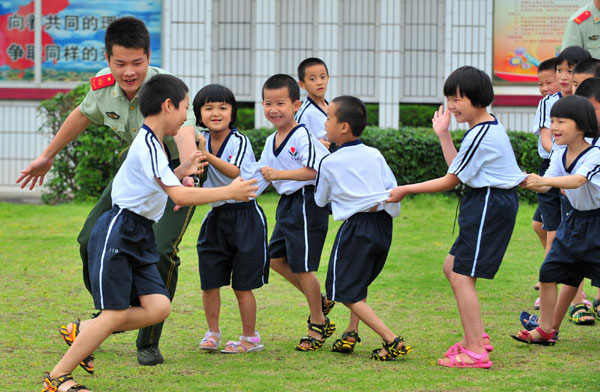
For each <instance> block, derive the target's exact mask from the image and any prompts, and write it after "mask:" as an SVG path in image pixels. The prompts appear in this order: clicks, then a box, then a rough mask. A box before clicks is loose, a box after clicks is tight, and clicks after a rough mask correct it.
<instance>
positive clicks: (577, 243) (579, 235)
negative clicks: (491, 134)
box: [511, 96, 600, 345]
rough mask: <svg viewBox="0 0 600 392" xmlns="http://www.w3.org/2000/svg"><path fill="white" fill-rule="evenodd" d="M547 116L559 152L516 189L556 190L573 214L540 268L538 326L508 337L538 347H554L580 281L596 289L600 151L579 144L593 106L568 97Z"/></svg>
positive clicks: (599, 278) (589, 128)
mask: <svg viewBox="0 0 600 392" xmlns="http://www.w3.org/2000/svg"><path fill="white" fill-rule="evenodd" d="M550 115H551V119H552V120H551V127H550V130H551V131H552V135H553V136H554V141H555V143H556V144H557V145H559V146H565V148H560V149H556V150H555V151H554V152H553V153H552V156H551V157H550V166H549V168H548V170H547V171H546V173H545V174H544V177H540V176H538V175H536V174H529V175H528V176H527V179H526V180H525V181H524V182H523V184H522V187H524V188H527V189H531V190H534V191H536V192H546V191H547V190H548V189H550V188H551V187H556V188H562V189H564V190H565V193H566V196H567V198H568V200H569V202H570V203H571V205H572V206H573V210H572V211H571V212H570V213H569V214H568V215H567V216H566V218H565V220H563V221H562V222H561V224H560V225H559V227H558V229H557V231H556V238H555V239H554V241H553V242H552V247H551V248H550V251H549V252H548V254H547V255H546V258H545V260H544V263H543V264H542V267H541V268H540V282H541V287H540V302H541V310H540V312H541V317H540V318H541V321H540V326H539V327H537V328H535V329H534V330H532V331H520V332H519V334H518V335H511V336H512V337H513V338H514V339H516V340H518V341H520V342H525V343H535V344H543V345H554V344H555V343H556V336H555V335H556V334H557V330H558V328H559V327H560V322H561V321H562V319H563V317H564V315H565V313H566V312H567V308H568V305H569V303H570V301H571V300H572V299H573V297H574V296H575V294H576V293H577V288H578V286H579V284H580V283H581V281H582V280H583V278H584V276H586V277H589V278H590V279H591V280H592V285H594V286H599V285H600V236H599V235H598V234H600V219H599V218H600V178H598V176H596V173H597V172H598V171H600V148H598V147H596V146H592V145H591V144H590V143H588V141H587V140H585V138H586V137H588V138H596V137H598V122H597V119H596V114H595V113H594V107H593V106H592V104H591V103H590V102H589V101H588V100H587V99H586V98H584V97H580V96H569V97H564V98H561V99H560V100H559V101H557V102H556V103H555V104H554V106H552V110H551V112H550ZM557 283H563V288H562V290H561V292H564V293H565V294H564V295H566V297H565V301H562V300H561V301H558V302H557V296H558V294H557V288H556V284H557ZM561 296H562V295H561Z"/></svg>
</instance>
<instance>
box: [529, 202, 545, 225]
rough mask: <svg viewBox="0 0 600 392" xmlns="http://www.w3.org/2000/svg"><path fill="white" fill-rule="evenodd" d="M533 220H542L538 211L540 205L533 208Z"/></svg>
mask: <svg viewBox="0 0 600 392" xmlns="http://www.w3.org/2000/svg"><path fill="white" fill-rule="evenodd" d="M531 220H533V221H535V222H543V221H542V213H541V212H540V206H537V207H536V208H535V212H534V213H533V218H532V219H531Z"/></svg>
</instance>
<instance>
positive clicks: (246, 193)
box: [227, 177, 258, 201]
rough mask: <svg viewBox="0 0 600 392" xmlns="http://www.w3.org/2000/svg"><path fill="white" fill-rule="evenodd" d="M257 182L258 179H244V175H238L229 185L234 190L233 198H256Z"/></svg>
mask: <svg viewBox="0 0 600 392" xmlns="http://www.w3.org/2000/svg"><path fill="white" fill-rule="evenodd" d="M255 184H256V179H252V180H244V179H243V178H242V177H237V178H236V179H235V180H233V181H232V183H231V184H229V185H228V186H227V187H228V188H230V190H231V192H232V195H231V198H232V199H235V200H240V201H248V200H249V199H250V198H256V191H257V190H258V186H256V185H255Z"/></svg>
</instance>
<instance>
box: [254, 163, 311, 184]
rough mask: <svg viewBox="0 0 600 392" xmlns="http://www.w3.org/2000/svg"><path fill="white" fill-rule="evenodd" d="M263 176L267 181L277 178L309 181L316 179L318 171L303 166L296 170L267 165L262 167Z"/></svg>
mask: <svg viewBox="0 0 600 392" xmlns="http://www.w3.org/2000/svg"><path fill="white" fill-rule="evenodd" d="M260 172H261V173H262V175H263V177H264V178H265V180H267V181H275V180H295V181H309V180H314V179H315V178H316V177H317V171H316V170H315V169H311V168H310V167H303V168H301V169H295V170H276V169H273V168H272V167H269V166H265V167H263V168H261V169H260Z"/></svg>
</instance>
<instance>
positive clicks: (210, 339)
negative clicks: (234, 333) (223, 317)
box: [198, 329, 221, 352]
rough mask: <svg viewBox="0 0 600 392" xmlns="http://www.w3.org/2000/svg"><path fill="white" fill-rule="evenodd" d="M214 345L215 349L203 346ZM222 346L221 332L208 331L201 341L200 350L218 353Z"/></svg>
mask: <svg viewBox="0 0 600 392" xmlns="http://www.w3.org/2000/svg"><path fill="white" fill-rule="evenodd" d="M206 343H208V344H212V345H213V346H214V347H208V346H203V344H206ZM219 344H221V330H220V329H219V332H211V331H206V333H205V334H204V338H203V339H202V340H201V341H200V345H199V347H198V348H199V349H200V350H206V351H208V352H213V351H217V349H218V348H219Z"/></svg>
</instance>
